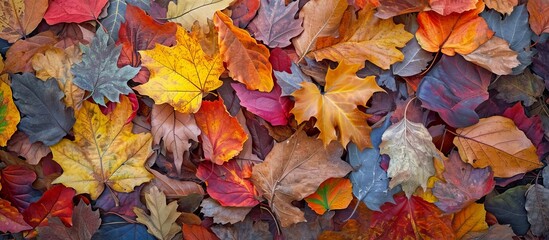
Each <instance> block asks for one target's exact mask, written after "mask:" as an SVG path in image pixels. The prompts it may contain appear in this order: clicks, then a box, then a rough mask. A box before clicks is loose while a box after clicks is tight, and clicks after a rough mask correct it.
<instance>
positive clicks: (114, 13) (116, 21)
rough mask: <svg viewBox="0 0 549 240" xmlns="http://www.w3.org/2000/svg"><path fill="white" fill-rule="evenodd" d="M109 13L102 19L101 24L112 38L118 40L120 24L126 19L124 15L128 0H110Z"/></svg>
mask: <svg viewBox="0 0 549 240" xmlns="http://www.w3.org/2000/svg"><path fill="white" fill-rule="evenodd" d="M107 14H108V15H107V17H106V18H103V20H101V24H103V26H105V28H106V29H107V32H108V33H109V35H110V36H111V38H112V39H113V40H114V41H117V40H118V31H119V30H120V24H122V22H124V21H126V20H125V19H124V15H126V0H109V7H108V8H107Z"/></svg>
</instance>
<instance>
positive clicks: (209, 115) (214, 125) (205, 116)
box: [195, 100, 248, 165]
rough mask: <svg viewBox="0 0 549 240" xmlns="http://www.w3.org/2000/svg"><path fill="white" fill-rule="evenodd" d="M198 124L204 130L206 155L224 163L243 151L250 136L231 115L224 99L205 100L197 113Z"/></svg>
mask: <svg viewBox="0 0 549 240" xmlns="http://www.w3.org/2000/svg"><path fill="white" fill-rule="evenodd" d="M195 118H196V124H197V125H198V127H199V128H200V130H201V131H202V133H201V135H200V136H201V139H202V142H203V148H204V157H205V158H206V159H208V160H210V161H211V162H213V163H215V164H217V165H222V164H223V163H224V162H227V161H229V160H230V159H231V158H233V157H235V156H236V155H238V153H240V151H242V148H243V145H244V142H245V141H246V140H247V139H248V136H247V135H246V133H245V132H244V130H243V129H242V126H240V124H239V123H238V120H236V118H235V117H231V115H229V112H227V109H226V108H225V105H223V100H217V101H213V102H203V103H202V107H201V108H200V110H199V111H198V112H197V113H196V114H195Z"/></svg>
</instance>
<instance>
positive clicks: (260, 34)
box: [248, 0, 303, 48]
mask: <svg viewBox="0 0 549 240" xmlns="http://www.w3.org/2000/svg"><path fill="white" fill-rule="evenodd" d="M297 11H298V3H297V2H290V3H289V4H288V5H286V4H285V3H284V1H278V0H261V6H260V7H259V11H258V12H257V16H256V17H255V18H254V19H253V20H252V21H251V22H250V24H249V25H248V29H249V30H250V33H251V34H253V36H254V38H255V39H257V40H258V41H262V42H263V44H265V45H267V46H269V47H270V48H277V47H278V48H283V47H287V46H289V45H290V44H291V42H290V39H292V38H294V37H296V36H297V35H299V34H300V33H301V32H302V31H303V27H301V24H302V22H303V19H302V18H299V19H297V20H295V19H294V16H295V15H296V14H297Z"/></svg>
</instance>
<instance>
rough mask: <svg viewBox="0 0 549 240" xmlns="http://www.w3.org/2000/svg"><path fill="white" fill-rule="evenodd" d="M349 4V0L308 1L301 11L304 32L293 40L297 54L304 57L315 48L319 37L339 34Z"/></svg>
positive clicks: (300, 16)
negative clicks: (340, 24)
mask: <svg viewBox="0 0 549 240" xmlns="http://www.w3.org/2000/svg"><path fill="white" fill-rule="evenodd" d="M347 6H348V4H347V0H335V1H333V0H311V1H308V2H307V3H306V4H305V5H304V6H303V7H302V8H301V10H300V11H299V18H300V19H303V32H302V33H301V35H299V36H297V37H296V38H294V39H293V40H292V43H293V45H294V48H295V50H296V53H297V55H298V56H300V57H301V58H304V57H305V55H307V54H308V53H309V52H310V51H313V50H315V46H316V41H317V39H318V38H321V37H330V36H333V35H337V34H336V33H337V31H338V28H339V23H340V22H341V19H342V17H343V13H344V12H345V9H347Z"/></svg>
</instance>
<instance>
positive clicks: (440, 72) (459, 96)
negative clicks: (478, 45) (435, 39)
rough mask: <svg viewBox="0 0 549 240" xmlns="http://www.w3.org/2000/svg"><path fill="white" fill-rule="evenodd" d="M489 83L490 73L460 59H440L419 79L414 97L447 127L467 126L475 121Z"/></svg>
mask: <svg viewBox="0 0 549 240" xmlns="http://www.w3.org/2000/svg"><path fill="white" fill-rule="evenodd" d="M491 80H492V73H490V72H489V71H487V70H485V69H483V68H481V67H479V66H476V65H474V64H472V63H470V62H467V61H465V59H463V57H461V56H454V57H448V56H442V58H441V59H440V62H439V63H438V64H437V65H436V66H434V67H433V69H432V70H431V71H429V73H427V75H425V77H424V78H423V79H422V80H421V83H420V84H419V86H418V89H417V97H418V98H419V99H420V100H421V102H422V107H424V108H427V109H429V110H433V111H435V112H438V114H439V115H440V117H441V118H442V120H444V122H446V123H448V125H450V126H452V127H467V126H470V125H473V124H475V123H477V122H478V118H479V117H478V114H477V113H476V112H475V108H476V107H478V106H479V105H480V104H481V103H482V102H484V101H486V100H487V99H488V85H489V84H490V81H491ZM456 89H460V90H459V91H456Z"/></svg>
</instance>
